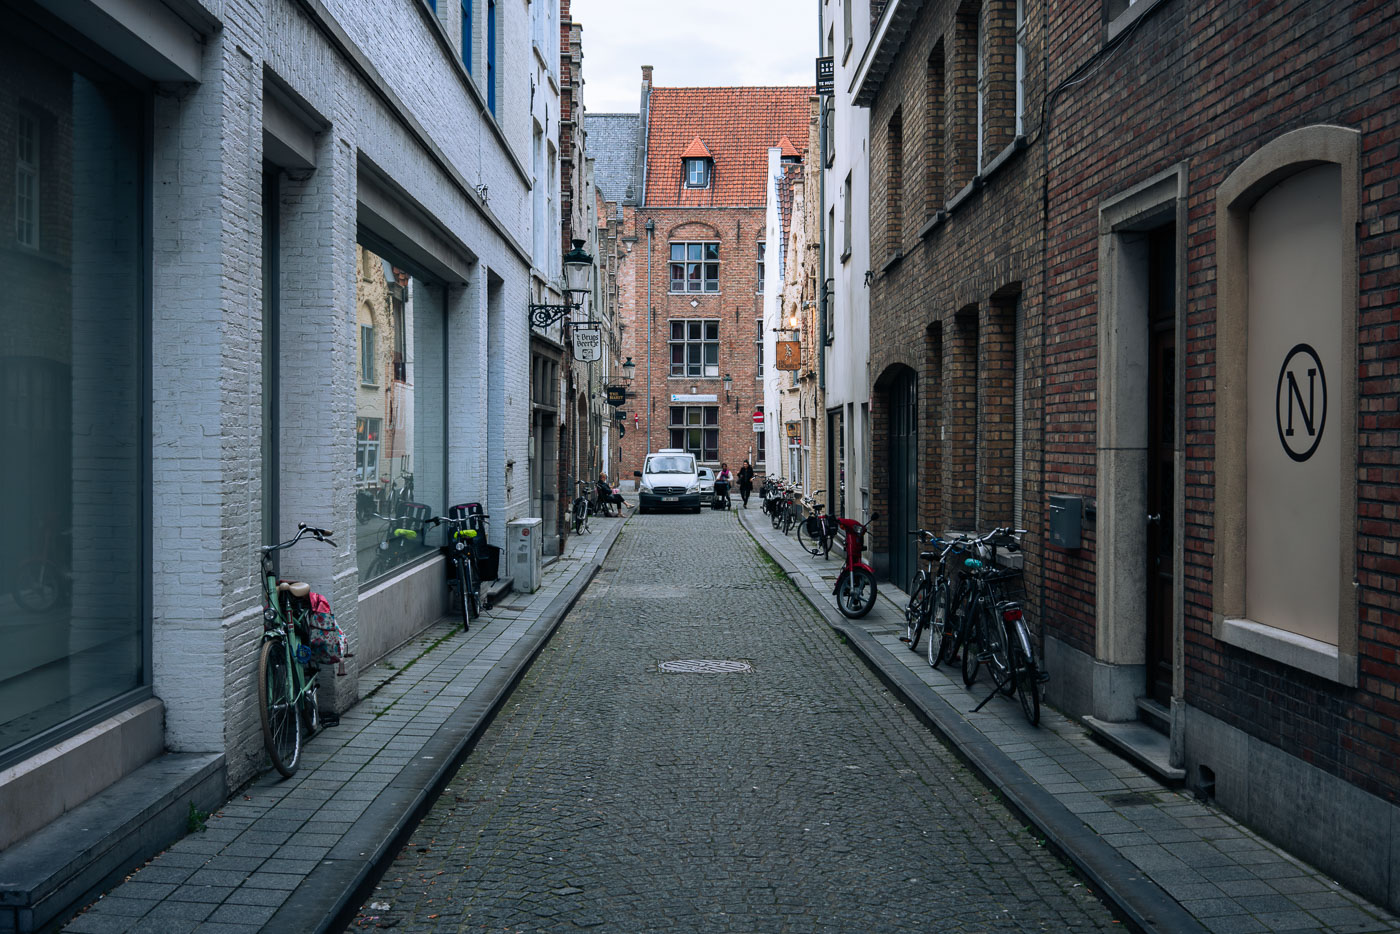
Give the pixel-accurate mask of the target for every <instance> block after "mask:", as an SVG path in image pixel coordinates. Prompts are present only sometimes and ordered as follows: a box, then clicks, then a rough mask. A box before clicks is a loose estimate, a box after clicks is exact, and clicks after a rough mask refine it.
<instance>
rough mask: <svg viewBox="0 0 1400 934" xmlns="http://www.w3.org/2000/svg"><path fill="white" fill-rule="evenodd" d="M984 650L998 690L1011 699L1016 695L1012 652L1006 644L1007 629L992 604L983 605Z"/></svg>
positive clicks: (982, 636)
mask: <svg viewBox="0 0 1400 934" xmlns="http://www.w3.org/2000/svg"><path fill="white" fill-rule="evenodd" d="M981 616H982V634H981V641H982V648H983V652H984V654H985V655H986V656H987V659H986V661H987V670H988V671H990V672H991V674H992V683H994V684H995V685H996V686H997V690H999V691H1001V693H1003V694H1005V695H1006V696H1007V697H1010V696H1011V695H1012V694H1015V693H1016V679H1015V678H1014V677H1013V674H1014V672H1013V671H1012V669H1011V655H1010V650H1009V648H1008V646H1007V644H1006V627H1005V626H1004V625H1003V624H1002V621H1001V616H1000V615H999V614H997V612H996V611H995V610H994V609H993V608H992V606H991V604H990V603H984V604H982V614H981Z"/></svg>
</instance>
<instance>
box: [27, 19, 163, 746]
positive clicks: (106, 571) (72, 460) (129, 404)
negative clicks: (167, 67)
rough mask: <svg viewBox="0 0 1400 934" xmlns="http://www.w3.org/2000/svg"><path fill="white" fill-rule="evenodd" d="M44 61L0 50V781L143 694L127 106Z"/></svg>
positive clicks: (140, 429)
mask: <svg viewBox="0 0 1400 934" xmlns="http://www.w3.org/2000/svg"><path fill="white" fill-rule="evenodd" d="M51 49H53V43H52V41H51V40H43V41H29V40H28V39H26V38H24V37H19V36H16V35H15V34H14V32H12V31H11V32H7V33H6V34H5V36H3V37H0V180H3V181H0V281H3V282H4V284H5V298H4V301H0V432H3V437H4V438H5V439H6V441H7V444H6V454H5V456H4V457H3V458H0V489H3V490H4V491H5V495H4V497H3V498H0V518H3V524H4V528H5V535H4V539H3V542H0V631H3V633H4V636H5V646H6V648H5V651H4V653H3V656H0V766H4V765H5V764H6V763H7V762H10V761H15V760H17V759H19V758H22V757H24V756H26V755H28V754H30V753H31V752H32V751H33V750H34V749H35V748H38V747H40V746H47V745H51V744H52V742H54V741H55V740H56V739H58V738H59V737H60V736H61V735H62V734H64V733H65V732H73V731H76V730H77V729H80V728H81V727H82V726H83V725H84V724H85V723H87V722H88V721H89V720H90V719H91V718H93V717H97V716H102V715H104V714H105V713H106V712H107V711H109V710H112V709H114V708H116V707H117V706H118V705H120V704H122V703H125V702H126V701H128V700H131V699H134V698H135V697H139V696H141V695H142V694H143V692H145V691H146V690H148V688H149V685H150V672H149V664H148V661H147V659H148V656H149V635H148V634H149V627H148V624H147V622H146V620H147V619H148V618H149V612H148V609H147V607H146V605H145V597H144V594H145V590H146V588H145V587H144V586H143V584H144V581H145V580H146V579H147V573H148V571H147V564H148V561H147V558H146V555H147V554H148V553H149V549H148V535H147V532H146V529H147V527H148V523H147V521H146V519H145V513H146V496H147V492H146V491H147V489H148V468H147V454H148V452H149V450H150V439H149V427H148V425H147V421H146V413H147V409H148V398H149V391H148V389H147V383H146V378H145V373H146V341H145V337H144V331H145V313H144V307H145V300H144V298H143V296H144V293H145V282H144V277H143V275H142V270H143V268H144V267H145V265H146V264H145V261H144V260H143V254H144V252H145V246H144V243H145V231H144V229H143V225H142V216H143V211H142V204H143V199H144V198H145V197H146V195H145V192H144V191H143V187H144V186H143V183H142V178H143V177H144V170H143V164H144V159H145V155H144V153H143V133H144V130H143V127H144V126H145V123H146V120H145V105H144V103H143V101H142V100H141V98H140V96H139V95H138V94H136V93H135V92H133V91H132V90H131V89H129V88H127V87H125V86H123V85H120V84H118V83H117V82H116V81H114V80H112V79H110V78H108V77H107V76H105V75H103V74H101V73H99V72H97V71H95V70H93V71H89V70H87V68H86V67H85V66H81V65H79V66H75V65H74V64H72V60H64V61H63V62H60V61H58V60H57V59H54V58H50V57H48V56H47V55H46V54H45V50H51ZM75 67H76V68H77V69H78V70H75ZM163 518H164V519H165V520H166V521H169V518H170V517H163ZM157 521H158V522H159V521H162V517H157Z"/></svg>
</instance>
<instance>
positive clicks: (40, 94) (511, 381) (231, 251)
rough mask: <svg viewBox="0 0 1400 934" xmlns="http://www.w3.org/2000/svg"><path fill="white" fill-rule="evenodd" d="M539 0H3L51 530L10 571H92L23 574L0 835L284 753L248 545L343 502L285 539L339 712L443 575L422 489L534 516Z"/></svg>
mask: <svg viewBox="0 0 1400 934" xmlns="http://www.w3.org/2000/svg"><path fill="white" fill-rule="evenodd" d="M549 5H550V4H547V3H542V2H539V0H537V2H535V3H526V2H525V0H462V2H460V3H448V2H447V0H436V2H434V0H418V2H409V3H404V4H401V5H398V6H395V7H394V8H393V11H392V12H390V11H386V10H385V9H384V8H381V7H380V6H379V5H377V4H367V3H363V2H353V0H322V2H320V3H314V4H307V3H299V2H294V0H255V2H251V3H246V4H229V3H225V2H222V0H208V2H201V0H176V2H173V3H160V2H156V0H134V2H132V3H128V4H124V5H121V6H120V7H115V8H114V7H111V6H110V5H106V4H98V3H88V2H85V0H79V2H77V3H73V4H54V3H30V2H27V0H23V2H16V3H14V4H8V3H7V4H6V5H5V6H4V10H5V12H6V13H7V14H10V15H9V16H7V22H8V23H9V25H10V26H11V28H10V29H9V30H7V33H6V36H5V37H4V38H3V39H0V50H2V51H0V63H3V64H0V152H3V153H4V154H5V155H4V157H3V158H0V173H3V174H4V175H5V176H6V177H7V179H8V180H7V182H6V185H5V189H6V190H7V193H8V191H9V190H14V191H16V192H17V193H18V195H17V197H16V198H14V199H9V198H8V197H6V198H0V217H2V218H3V221H2V222H0V275H3V276H4V277H5V279H6V281H7V282H9V283H11V284H12V285H13V286H14V289H15V291H14V301H12V302H9V303H7V308H6V310H5V311H4V312H3V314H0V371H5V372H7V373H9V374H13V378H11V379H8V380H7V381H6V382H5V383H4V384H3V386H0V411H5V412H7V413H9V414H7V415H6V418H7V419H8V420H9V421H11V422H12V423H13V424H10V425H8V427H10V428H11V430H12V431H15V432H23V433H24V436H25V437H28V438H31V439H32V441H31V442H30V444H31V446H30V450H29V453H30V457H29V458H28V460H30V461H31V463H30V465H29V466H28V467H27V468H25V469H24V470H23V471H21V472H18V473H15V474H14V476H8V477H7V478H6V479H7V480H9V481H10V484H9V487H8V488H9V490H10V494H11V495H10V496H8V497H7V501H8V502H9V503H10V504H11V505H8V506H6V507H4V509H5V512H6V516H5V517H6V519H7V520H8V522H9V523H10V527H11V528H35V529H45V530H53V534H52V535H49V536H47V537H46V538H45V539H44V541H43V543H42V545H37V544H34V543H31V544H30V545H29V546H28V548H27V549H26V550H25V551H20V550H19V549H16V548H10V549H8V550H6V551H5V552H4V553H3V554H0V576H3V578H4V581H5V589H6V590H8V589H9V588H10V587H11V586H13V585H14V582H15V581H16V580H18V579H19V576H20V574H21V571H22V565H23V564H24V562H25V561H27V560H30V559H32V558H33V556H34V554H35V553H36V551H41V552H42V554H43V555H44V556H45V560H51V561H53V562H55V564H56V566H61V567H63V568H65V569H66V573H68V574H70V575H71V581H72V583H71V585H68V586H67V587H66V588H65V592H63V593H62V594H59V595H58V597H57V598H56V599H54V600H53V601H52V603H51V604H50V605H44V606H37V607H36V608H32V609H30V608H25V607H21V606H18V605H17V604H15V603H13V602H12V601H11V599H10V598H8V597H6V598H5V599H4V604H3V612H4V614H5V617H6V624H7V626H11V627H12V628H13V631H14V634H15V635H17V636H19V637H20V639H19V641H20V642H21V643H27V642H30V641H31V637H32V642H33V644H34V645H37V646H38V648H37V649H35V650H34V651H33V652H27V653H24V654H23V655H22V657H16V658H14V659H12V660H11V661H8V662H6V663H5V664H3V665H0V697H3V698H4V702H3V703H0V813H3V814H4V815H6V816H9V815H22V819H17V820H0V849H3V848H4V847H5V846H6V845H8V843H10V842H13V841H14V840H16V839H20V838H23V837H24V836H27V835H28V834H30V833H32V832H35V831H36V830H39V829H41V828H42V827H43V826H44V825H45V824H47V823H48V822H49V821H51V820H52V819H53V818H54V817H56V816H57V814H58V813H59V812H61V811H62V810H64V809H67V808H71V807H73V806H75V805H76V804H77V803H79V802H80V801H81V800H83V798H85V797H88V796H91V795H92V794H95V793H96V792H98V791H100V790H101V789H102V788H103V787H105V786H108V785H110V784H112V783H113V782H116V781H119V780H122V778H123V777H124V776H125V775H128V774H130V773H131V772H133V771H135V770H136V769H138V768H140V767H141V766H142V765H143V764H145V763H147V762H149V761H151V760H153V759H156V758H159V757H161V756H165V755H175V756H185V757H188V758H189V759H190V760H191V761H194V762H196V764H197V765H198V770H202V771H201V772H200V774H201V775H202V776H203V777H202V778H201V779H200V783H201V784H200V786H199V788H200V790H198V793H195V792H191V799H192V800H199V801H200V802H201V803H205V804H207V802H209V801H210V800H213V799H217V800H218V801H219V802H221V801H222V796H223V794H224V792H225V791H226V789H229V788H234V787H237V786H239V785H240V784H242V783H243V782H245V781H246V780H248V779H249V778H250V777H252V776H253V775H255V774H256V773H257V772H258V771H259V770H261V769H262V768H263V767H264V762H265V760H264V756H263V753H262V743H261V735H260V728H259V719H258V710H257V703H256V698H255V686H256V681H257V678H256V656H257V651H258V647H259V640H260V637H261V633H262V615H263V608H262V598H261V595H260V588H259V581H258V580H257V568H258V554H259V546H260V545H262V544H264V543H269V542H277V541H282V540H285V539H288V538H290V537H292V535H293V534H295V532H296V529H297V523H298V522H306V523H308V524H310V525H314V526H318V527H323V528H329V529H333V530H334V531H335V536H334V538H335V540H336V542H337V545H336V547H334V548H330V547H326V546H324V545H319V544H316V543H314V542H313V543H310V544H307V545H301V546H298V547H297V548H295V549H292V550H290V551H287V552H284V553H283V554H282V556H281V566H280V573H281V574H282V576H284V577H291V578H296V579H300V580H305V581H308V582H310V583H311V584H312V588H313V590H316V591H319V592H321V593H323V594H325V595H326V596H327V597H329V599H330V602H331V605H332V607H333V610H334V612H335V614H336V618H337V620H338V622H339V623H340V625H341V627H342V628H343V629H345V630H346V632H347V633H348V635H349V639H350V643H351V649H352V651H353V652H354V653H355V656H354V658H352V659H349V660H347V668H348V676H347V677H340V678H336V677H333V676H332V673H331V672H324V673H323V674H322V676H321V677H322V682H323V683H322V688H321V701H322V706H323V708H327V709H335V710H342V709H344V708H346V707H348V706H349V705H350V704H351V703H353V702H354V700H355V691H356V687H355V686H356V682H357V678H356V674H357V671H358V670H359V666H364V665H368V664H370V663H372V662H373V661H375V660H376V659H377V658H378V657H380V656H382V655H383V654H384V653H385V652H387V651H388V650H390V649H392V648H393V647H395V646H396V645H398V644H400V643H402V642H404V641H405V640H407V639H408V638H410V637H411V636H412V635H413V634H414V633H415V632H416V631H418V630H420V629H421V628H423V627H425V626H426V625H428V624H429V623H431V622H432V621H434V620H435V619H437V618H438V617H439V616H440V615H441V614H442V613H443V611H444V610H445V609H446V601H447V590H446V587H445V586H444V575H443V572H442V568H441V564H440V562H441V560H442V559H441V558H440V557H439V555H438V552H437V547H436V546H437V545H438V541H437V539H436V538H435V537H434V536H435V535H440V533H439V532H436V531H435V530H434V529H433V528H432V527H431V526H430V525H424V524H423V523H422V521H421V520H422V518H423V517H425V516H431V515H442V514H443V513H445V512H446V510H447V509H448V508H449V507H450V506H452V505H455V504H460V503H467V502H479V503H481V504H482V506H483V509H484V510H485V511H486V512H487V513H489V514H490V515H491V522H490V535H491V538H492V540H493V541H498V542H499V541H501V540H503V539H504V533H505V527H506V523H507V522H508V521H510V520H512V519H514V518H517V517H524V516H527V515H531V514H538V513H532V511H531V483H530V477H529V475H528V469H527V465H528V463H529V460H530V457H529V455H530V450H529V444H528V442H529V434H528V433H529V426H530V424H531V384H530V378H531V372H532V371H531V352H530V333H529V325H528V322H527V314H526V306H527V304H528V303H529V302H530V301H531V300H532V290H531V282H532V279H531V270H532V266H533V265H534V264H533V263H532V245H533V243H534V238H533V236H532V224H533V223H534V221H535V218H534V217H533V216H532V210H533V205H532V200H531V186H532V183H533V182H534V181H535V174H534V173H533V172H532V166H531V163H532V130H533V127H534V123H535V120H534V116H533V113H532V103H535V102H536V99H535V97H534V90H533V89H532V75H533V74H535V73H537V71H538V69H537V68H536V67H535V65H536V64H537V63H538V60H537V59H535V58H534V52H533V51H532V30H534V29H535V28H536V27H535V21H534V20H533V19H532V17H533V16H534V15H535V9H536V8H540V7H548V6H549ZM556 9H557V7H556ZM546 32H547V30H546ZM552 34H553V35H554V36H555V37H556V42H557V35H558V29H557V14H556V19H555V28H554V30H553V33H552ZM548 61H553V62H555V63H556V64H555V67H556V68H557V61H558V58H557V53H556V55H555V56H554V57H553V58H552V59H548ZM547 83H548V82H547V81H546V85H547ZM556 114H557V111H556ZM12 154H15V155H13V156H12ZM11 182H13V185H12V184H11ZM554 223H555V225H556V228H555V229H557V220H556V221H555V222H554ZM556 244H557V241H556ZM556 244H551V247H555V246H556ZM547 253H548V255H550V256H554V257H557V256H558V255H559V250H558V249H557V248H553V249H550V250H549V251H547ZM381 517H387V518H381ZM413 523H416V531H417V532H418V533H419V534H418V536H417V538H416V539H415V540H414V543H413V547H411V548H406V549H404V548H397V547H396V548H392V549H391V548H385V547H382V546H384V545H386V544H390V543H394V542H396V541H398V539H397V538H396V537H395V536H393V534H392V532H393V530H394V529H396V528H402V527H405V525H406V524H413ZM114 748H116V749H119V750H120V754H116V753H113V751H112V750H113V749H114ZM52 787H63V788H65V789H66V792H65V794H66V797H65V798H64V800H62V801H58V800H57V799H56V798H55V796H53V795H51V794H46V793H45V790H46V789H49V788H52Z"/></svg>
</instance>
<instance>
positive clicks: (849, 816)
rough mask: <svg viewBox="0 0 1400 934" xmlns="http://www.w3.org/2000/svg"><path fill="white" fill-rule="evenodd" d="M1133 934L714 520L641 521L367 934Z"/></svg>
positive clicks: (368, 921) (397, 866)
mask: <svg viewBox="0 0 1400 934" xmlns="http://www.w3.org/2000/svg"><path fill="white" fill-rule="evenodd" d="M684 660H716V661H724V662H728V663H736V662H742V663H744V665H746V666H751V668H750V669H749V670H742V671H723V672H713V671H679V672H672V671H666V670H664V668H665V665H664V663H667V662H673V661H684ZM692 667H705V666H692ZM709 667H725V668H735V667H743V666H739V665H733V664H730V665H726V666H709ZM1115 926H1116V925H1115V922H1114V921H1113V919H1112V917H1111V916H1110V914H1109V912H1108V910H1107V909H1106V908H1105V907H1104V906H1103V905H1102V904H1101V903H1100V902H1098V901H1097V900H1096V899H1095V897H1094V896H1093V895H1092V894H1091V893H1090V892H1089V891H1088V889H1087V887H1086V886H1085V885H1083V884H1082V883H1080V882H1079V880H1077V879H1076V878H1075V877H1074V876H1073V875H1071V873H1070V872H1069V871H1068V870H1067V869H1066V868H1065V866H1064V865H1063V864H1062V863H1061V862H1060V861H1059V860H1058V859H1057V858H1056V857H1055V856H1054V855H1053V854H1052V853H1051V852H1049V851H1048V850H1047V849H1045V848H1044V847H1043V846H1042V845H1041V844H1040V842H1039V841H1038V840H1037V838H1036V836H1035V834H1033V833H1032V832H1030V831H1028V830H1027V829H1026V827H1024V826H1023V825H1022V824H1021V823H1020V822H1019V821H1018V820H1017V819H1016V818H1015V817H1014V816H1013V815H1012V814H1011V813H1010V812H1009V811H1008V810H1007V809H1006V808H1005V807H1004V806H1003V805H1002V804H1001V803H1000V802H999V800H998V799H997V798H996V797H995V796H994V795H993V794H992V793H991V792H989V791H988V790H987V788H986V787H985V786H984V785H983V784H982V783H981V782H980V781H979V780H978V779H977V778H976V777H975V776H974V775H973V774H971V773H970V772H969V770H968V769H967V768H965V767H964V766H963V765H962V764H961V763H960V762H959V761H958V760H957V759H956V758H955V757H954V756H953V755H952V754H951V753H950V752H949V751H948V750H947V749H946V748H945V747H944V746H943V745H942V744H941V743H940V742H939V741H938V740H937V739H935V738H934V736H933V735H932V734H931V733H930V731H929V730H928V729H927V728H926V727H925V726H923V725H921V724H920V723H919V722H918V721H917V720H916V719H915V718H914V717H913V716H912V715H911V714H910V713H909V712H908V711H907V710H906V709H905V708H904V707H903V706H902V705H901V704H900V703H899V702H898V700H897V699H895V698H894V697H893V696H892V695H891V694H890V693H889V692H888V691H887V690H886V689H885V688H884V687H883V685H882V684H881V683H880V682H879V681H878V680H877V679H876V678H875V677H874V676H873V675H872V674H871V673H870V672H869V671H868V669H867V668H866V666H865V665H863V664H862V663H861V662H860V661H859V660H858V659H857V658H856V657H855V656H854V655H853V654H852V653H851V652H850V651H849V650H848V649H847V648H846V647H845V646H844V645H842V644H841V642H840V641H839V639H838V637H836V636H834V635H833V633H832V631H831V629H830V628H829V627H828V626H827V625H826V624H825V623H824V622H823V621H822V620H821V618H820V617H819V616H818V615H817V614H816V613H815V612H814V611H813V610H812V608H811V607H810V606H809V605H808V604H807V603H806V602H805V600H804V599H803V598H802V597H801V595H800V594H799V593H798V592H797V590H796V589H795V588H794V587H793V585H792V584H791V583H790V582H789V581H788V580H787V579H786V577H785V575H784V574H783V573H782V572H781V571H780V570H779V569H778V568H777V566H776V565H774V564H772V563H771V562H770V561H769V560H768V559H767V557H766V556H765V555H763V554H762V553H761V552H760V550H759V549H758V548H757V547H756V546H755V544H754V543H753V541H752V539H750V538H749V536H748V534H747V533H746V532H745V531H744V530H743V529H741V528H740V527H739V525H738V524H737V523H736V522H735V521H734V517H733V515H732V514H730V513H723V512H713V513H712V512H710V511H708V510H707V511H705V512H704V513H703V514H702V515H699V516H690V515H648V516H636V517H634V518H632V519H630V520H629V521H628V523H627V525H626V526H625V528H624V529H623V530H622V534H621V537H620V538H619V539H618V541H617V544H616V546H615V547H614V548H613V550H612V552H611V554H610V556H609V558H608V559H607V562H606V563H605V564H604V566H603V569H602V571H601V572H600V573H599V575H598V577H597V578H596V579H595V580H594V582H593V584H592V585H591V586H590V587H589V588H588V590H587V591H586V593H585V594H584V596H583V597H582V599H581V600H580V601H579V603H578V604H577V606H576V607H575V608H574V610H573V611H572V612H571V613H570V614H569V615H568V617H567V618H566V619H565V620H564V622H563V624H562V625H561V626H560V628H559V630H558V631H557V632H556V634H555V636H554V638H553V640H552V641H551V643H550V644H549V645H548V646H547V647H546V649H545V650H544V651H543V652H542V653H541V655H540V656H539V658H538V659H537V660H536V662H535V663H534V665H533V666H532V667H531V669H530V670H529V671H528V672H527V674H526V675H525V676H524V678H523V679H522V681H521V683H520V685H519V686H518V688H517V689H516V691H515V692H514V694H513V695H512V696H511V698H510V699H509V701H508V702H507V703H506V705H505V706H504V708H503V709H502V711H501V713H500V715H499V716H498V717H497V719H496V720H495V722H494V723H493V724H492V725H491V727H490V729H489V730H488V731H487V732H486V733H485V734H484V736H483V737H482V739H481V741H480V743H479V744H478V745H477V747H476V749H475V750H474V751H473V752H472V753H471V755H470V757H469V758H468V759H467V761H466V763H465V765H464V766H463V768H462V769H461V770H460V772H459V773H458V774H457V775H456V776H455V777H454V778H453V780H452V781H451V783H450V784H449V786H448V788H447V790H446V792H445V794H444V795H443V796H442V798H441V799H440V800H439V801H438V802H437V803H436V804H435V805H434V807H433V808H432V810H431V812H430V813H429V814H428V816H427V817H426V818H425V819H424V821H423V822H422V824H421V825H420V826H419V828H418V829H417V831H416V832H415V833H414V835H413V837H412V839H411V840H410V842H409V844H408V845H407V846H406V847H405V848H404V849H403V851H402V852H401V853H400V854H399V857H398V859H397V860H396V861H395V862H394V863H393V865H392V866H391V867H390V868H389V869H388V871H387V872H386V873H385V875H384V877H383V879H382V880H381V881H380V884H379V886H378V888H377V889H376V890H375V892H374V894H373V895H372V897H371V898H370V899H369V900H368V901H367V902H366V903H365V905H364V906H363V908H362V909H361V911H360V913H359V916H358V917H357V918H356V920H355V921H354V922H353V923H352V926H351V927H352V930H353V929H360V928H364V929H373V928H384V927H391V928H392V929H393V930H396V931H420V930H423V931H427V930H450V929H458V928H459V927H460V928H461V929H464V930H492V931H503V930H507V931H517V930H521V931H535V930H551V931H568V930H576V929H579V928H595V929H598V930H607V931H653V930H679V931H692V930H693V931H843V932H844V931H900V930H911V931H912V930H938V931H969V932H971V931H1040V930H1044V931H1087V930H1108V929H1112V928H1114V927H1115ZM1120 929H1121V928H1120Z"/></svg>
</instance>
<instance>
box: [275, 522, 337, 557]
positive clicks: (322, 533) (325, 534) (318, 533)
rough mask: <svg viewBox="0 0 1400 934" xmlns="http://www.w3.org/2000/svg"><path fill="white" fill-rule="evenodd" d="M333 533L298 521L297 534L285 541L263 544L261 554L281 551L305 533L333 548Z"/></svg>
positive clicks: (299, 539) (293, 543)
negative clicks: (275, 543)
mask: <svg viewBox="0 0 1400 934" xmlns="http://www.w3.org/2000/svg"><path fill="white" fill-rule="evenodd" d="M334 534H335V533H334V532H332V531H331V530H330V529H318V528H314V527H312V526H309V525H307V524H306V523H305V522H298V523H297V534H296V536H295V537H294V538H290V539H288V540H287V541H285V542H282V543H280V544H277V545H263V546H262V552H263V554H271V553H272V552H274V551H281V550H282V549H284V548H291V547H292V546H293V545H295V544H296V543H297V542H299V541H301V540H302V538H303V537H304V536H307V535H310V536H311V537H312V538H314V539H316V541H318V542H325V543H326V544H327V545H330V546H331V547H332V548H334V547H336V544H335V541H334V540H332V538H331V536H332V535H334Z"/></svg>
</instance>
